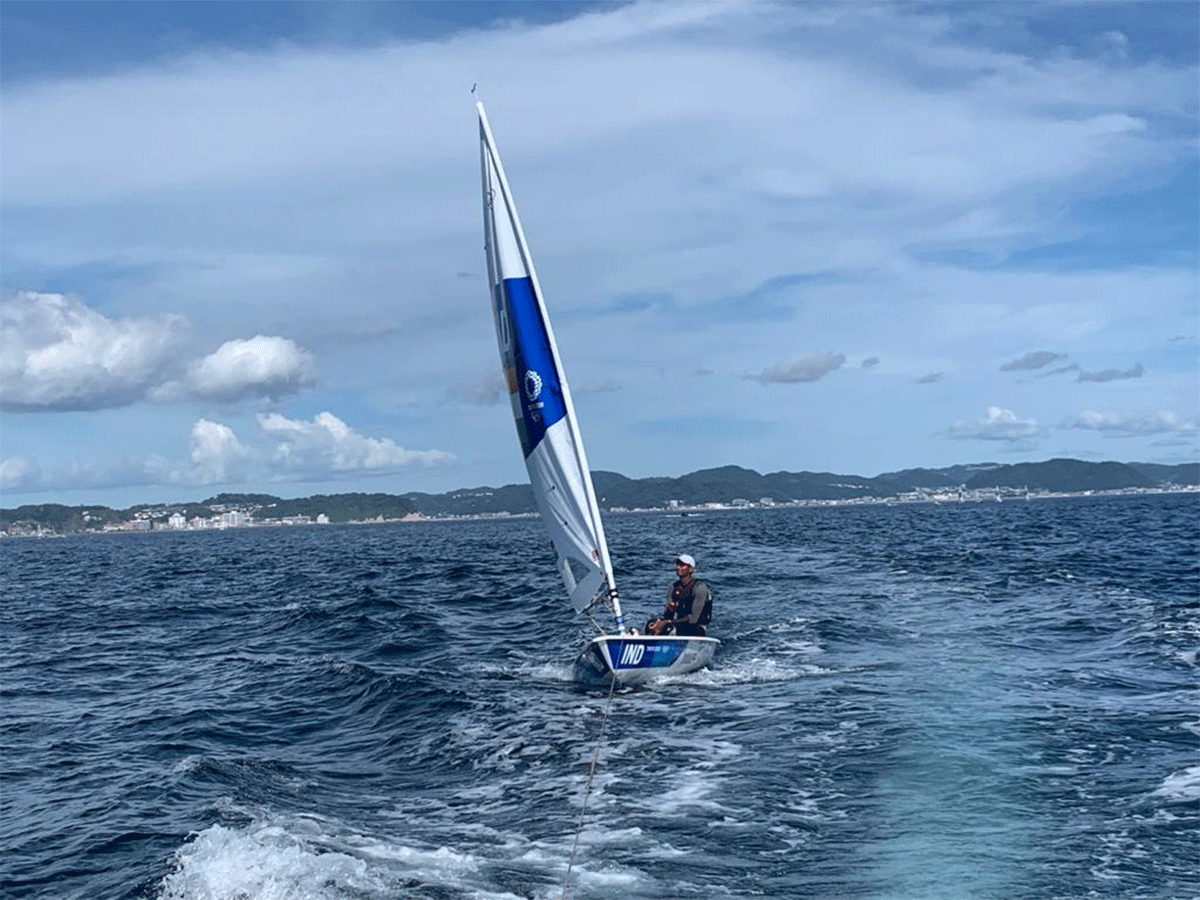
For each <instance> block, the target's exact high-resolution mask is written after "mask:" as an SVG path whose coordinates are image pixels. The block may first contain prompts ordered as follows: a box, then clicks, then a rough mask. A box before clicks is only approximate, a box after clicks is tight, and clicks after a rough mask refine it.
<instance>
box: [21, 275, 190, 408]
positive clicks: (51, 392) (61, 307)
mask: <svg viewBox="0 0 1200 900" xmlns="http://www.w3.org/2000/svg"><path fill="white" fill-rule="evenodd" d="M186 325H187V322H186V320H185V319H184V318H183V317H182V316H172V315H164V316H155V317H150V318H140V319H138V318H125V319H110V318H108V317H107V316H104V315H103V314H101V313H99V312H97V311H96V310H94V309H91V308H89V307H88V306H86V305H85V304H83V303H82V302H81V301H80V300H78V299H76V298H74V297H69V296H66V295H63V294H45V293H38V292H36V291H21V292H20V293H18V294H17V295H16V297H15V298H13V299H12V300H9V301H6V302H4V303H3V304H0V380H2V382H3V387H2V388H0V405H2V406H3V408H4V409H7V410H95V409H104V408H110V407H116V406H124V405H127V404H129V403H132V402H135V401H137V400H139V399H141V398H142V397H143V396H144V395H145V393H146V391H147V390H148V389H149V388H150V387H151V386H152V385H153V384H154V382H155V380H156V379H157V378H159V377H160V375H161V373H162V371H163V370H164V369H165V368H166V367H167V365H168V364H169V363H170V362H171V361H172V357H173V354H174V352H175V348H176V345H177V343H178V339H179V337H180V332H181V331H183V330H184V328H185V327H186Z"/></svg>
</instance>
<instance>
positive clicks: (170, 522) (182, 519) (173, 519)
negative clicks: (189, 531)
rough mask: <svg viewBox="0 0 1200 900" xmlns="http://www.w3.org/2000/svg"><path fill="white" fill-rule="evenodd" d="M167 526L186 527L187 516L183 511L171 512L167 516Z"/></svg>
mask: <svg viewBox="0 0 1200 900" xmlns="http://www.w3.org/2000/svg"><path fill="white" fill-rule="evenodd" d="M167 527H168V528H186V527H187V516H185V515H183V514H182V513H171V515H170V516H168V517H167Z"/></svg>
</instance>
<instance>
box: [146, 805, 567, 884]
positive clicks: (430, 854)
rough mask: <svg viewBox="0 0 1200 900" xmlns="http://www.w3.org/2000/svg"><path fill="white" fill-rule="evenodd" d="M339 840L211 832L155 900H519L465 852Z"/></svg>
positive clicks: (312, 822)
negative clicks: (415, 889)
mask: <svg viewBox="0 0 1200 900" xmlns="http://www.w3.org/2000/svg"><path fill="white" fill-rule="evenodd" d="M339 832H340V829H338V828H337V827H336V825H335V824H334V823H331V822H329V821H326V820H324V819H321V818H319V817H315V816H301V817H290V818H282V817H277V818H270V819H265V820H263V819H260V820H259V821H256V822H254V823H253V824H251V825H249V826H246V827H243V828H230V827H226V826H223V825H213V826H211V827H209V828H206V829H204V830H203V831H201V832H200V833H199V834H197V835H195V836H194V838H193V839H192V840H190V841H189V842H188V843H186V844H184V845H183V846H182V847H180V848H179V849H178V850H177V851H176V853H175V859H174V865H173V871H172V872H171V873H170V874H169V875H168V876H167V877H166V878H164V879H163V881H162V883H161V885H160V888H159V894H158V900H230V898H238V900H335V898H336V900H345V898H346V897H358V898H362V900H375V898H378V900H384V898H393V897H395V896H397V893H398V891H400V890H401V889H402V888H404V887H405V886H411V885H412V884H413V883H414V882H415V883H419V884H421V885H423V886H425V887H427V888H430V889H432V890H434V891H443V892H445V893H447V894H453V895H454V896H462V897H471V898H476V900H521V898H518V897H516V896H515V895H513V894H512V893H509V892H507V891H504V890H495V889H493V888H492V886H491V885H489V884H488V883H487V880H488V879H487V876H486V874H484V873H483V872H482V869H481V863H486V860H481V859H480V858H479V857H477V856H475V855H473V854H471V853H470V852H461V851H458V850H455V849H452V848H450V847H444V846H443V847H419V846H407V845H403V844H396V843H391V842H388V841H385V840H383V839H380V838H376V837H367V836H362V835H358V834H354V833H339ZM580 874H581V875H582V874H583V871H582V870H580Z"/></svg>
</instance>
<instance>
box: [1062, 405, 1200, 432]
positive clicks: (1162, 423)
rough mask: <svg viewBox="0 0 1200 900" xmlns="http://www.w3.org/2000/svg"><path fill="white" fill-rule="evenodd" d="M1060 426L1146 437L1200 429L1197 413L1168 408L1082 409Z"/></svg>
mask: <svg viewBox="0 0 1200 900" xmlns="http://www.w3.org/2000/svg"><path fill="white" fill-rule="evenodd" d="M1058 427H1059V428H1062V429H1084V430H1088V431H1098V432H1100V433H1101V434H1103V435H1104V436H1105V437H1114V438H1128V437H1145V436H1146V435H1156V434H1180V435H1189V434H1196V433H1197V432H1198V431H1200V421H1198V420H1197V417H1195V416H1193V417H1192V418H1190V419H1188V418H1184V417H1183V416H1179V415H1177V414H1175V413H1173V412H1169V411H1167V410H1159V411H1157V412H1152V413H1116V412H1095V411H1092V410H1085V411H1084V412H1081V413H1079V414H1078V415H1075V416H1069V417H1067V418H1066V419H1064V420H1063V421H1062V423H1061V424H1060V425H1059V426H1058Z"/></svg>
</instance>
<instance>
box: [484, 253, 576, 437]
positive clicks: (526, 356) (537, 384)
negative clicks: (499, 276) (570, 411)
mask: <svg viewBox="0 0 1200 900" xmlns="http://www.w3.org/2000/svg"><path fill="white" fill-rule="evenodd" d="M496 293H497V295H498V296H497V302H499V303H501V304H503V308H502V309H501V310H500V313H501V315H502V316H503V317H504V320H505V321H506V322H507V324H508V326H509V328H510V335H509V337H510V341H509V345H508V348H506V349H508V350H509V351H510V353H509V354H506V356H508V355H511V359H505V361H504V362H505V368H506V369H508V370H509V378H508V381H509V390H510V391H513V390H515V392H516V393H517V395H518V396H517V403H516V404H514V409H516V410H519V416H520V418H519V419H518V420H517V432H518V434H519V435H520V438H521V449H522V450H523V451H524V453H525V456H526V457H528V456H529V454H531V453H532V452H533V451H534V448H536V447H537V445H538V444H539V443H541V441H542V438H544V437H545V435H546V429H547V428H549V427H550V426H551V425H553V424H554V423H555V422H558V421H559V420H560V419H562V418H563V417H564V416H566V414H567V408H566V402H565V400H564V399H563V389H562V380H561V378H560V376H559V373H558V369H557V368H556V366H555V364H554V354H553V352H552V351H551V349H550V338H549V336H548V335H547V334H546V326H545V324H544V323H543V322H542V314H541V310H540V309H539V305H538V302H537V297H536V296H535V295H534V292H533V282H532V281H531V280H530V279H529V277H528V276H526V277H522V278H505V279H504V281H503V282H501V284H500V285H499V287H498V290H497V292H496Z"/></svg>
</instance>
